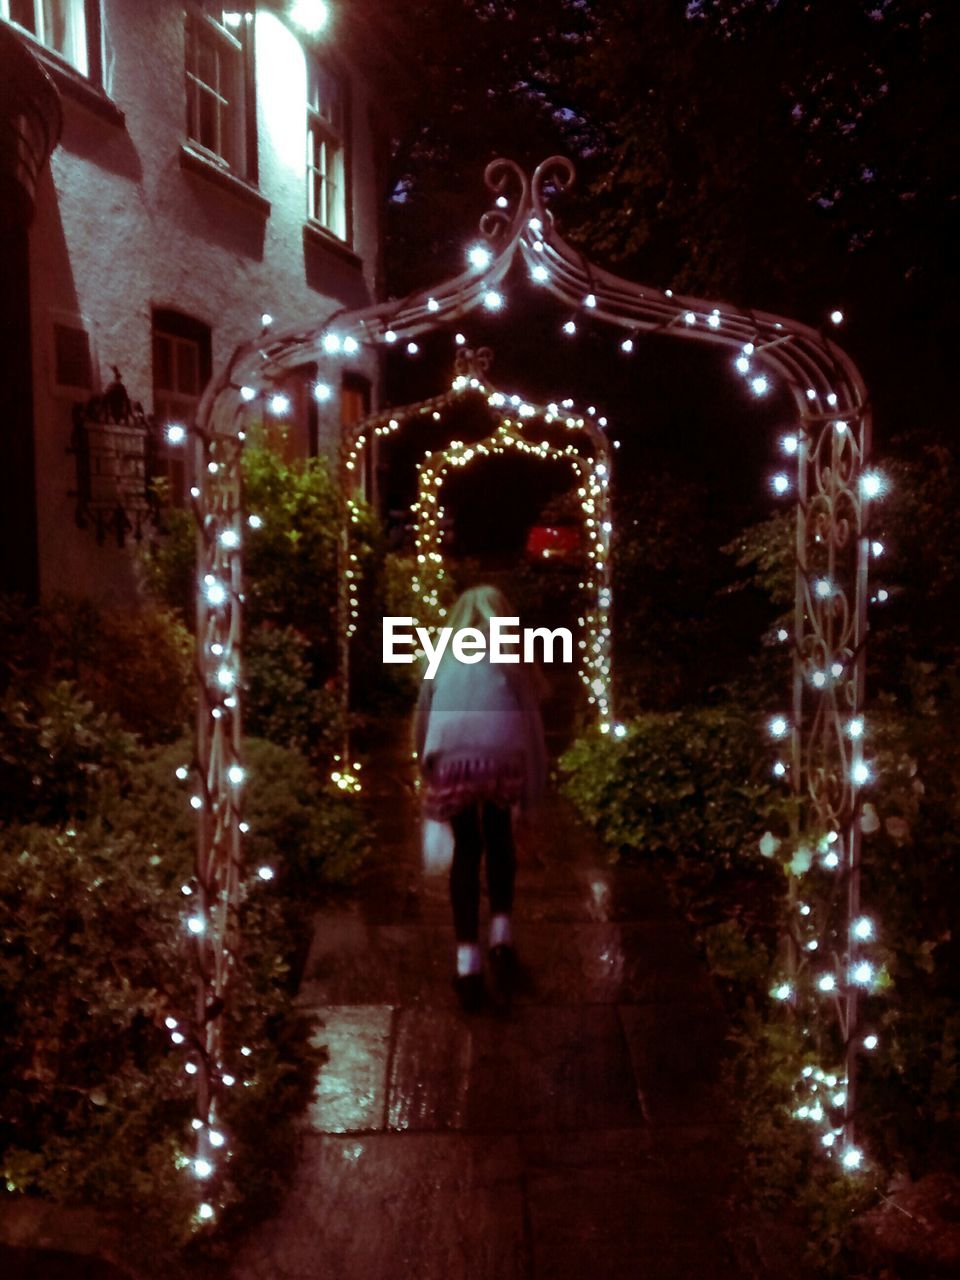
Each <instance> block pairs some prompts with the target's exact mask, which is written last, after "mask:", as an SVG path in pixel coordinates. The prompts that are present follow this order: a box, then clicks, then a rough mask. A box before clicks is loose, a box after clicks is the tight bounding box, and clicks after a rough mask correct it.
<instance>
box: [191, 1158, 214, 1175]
mask: <svg viewBox="0 0 960 1280" xmlns="http://www.w3.org/2000/svg"><path fill="white" fill-rule="evenodd" d="M193 1172H194V1173H195V1174H196V1175H197V1177H198V1178H209V1177H210V1175H211V1174H212V1173H213V1165H212V1164H211V1163H210V1161H209V1160H204V1158H203V1157H202V1156H198V1157H197V1159H196V1160H194V1162H193Z"/></svg>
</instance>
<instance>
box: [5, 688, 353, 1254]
mask: <svg viewBox="0 0 960 1280" xmlns="http://www.w3.org/2000/svg"><path fill="white" fill-rule="evenodd" d="M0 743H2V746H3V753H4V756H5V757H6V760H7V762H8V763H11V767H12V773H13V783H14V785H11V786H6V787H4V789H3V795H2V801H3V810H2V816H0V1021H2V1023H3V1025H4V1026H5V1027H8V1028H10V1029H11V1032H12V1033H11V1034H8V1035H7V1036H6V1037H5V1038H4V1040H3V1042H2V1044H0V1151H2V1169H3V1172H4V1176H5V1179H6V1186H7V1190H8V1192H10V1193H19V1194H24V1193H25V1194H42V1195H46V1196H50V1197H53V1198H54V1199H57V1200H61V1201H66V1202H75V1201H80V1202H86V1203H90V1204H93V1205H95V1206H97V1207H99V1208H100V1209H103V1210H108V1211H116V1212H117V1214H118V1216H119V1217H120V1219H121V1220H122V1222H123V1223H124V1225H125V1229H126V1232H127V1236H128V1239H129V1241H130V1245H131V1248H133V1249H136V1250H137V1251H139V1252H142V1251H143V1250H144V1249H148V1250H149V1251H150V1253H151V1255H152V1256H154V1257H155V1259H156V1261H157V1266H158V1267H160V1268H161V1269H162V1268H163V1267H164V1266H169V1265H170V1263H171V1259H172V1258H173V1256H174V1254H175V1253H176V1251H177V1250H178V1249H179V1248H180V1247H181V1246H183V1245H185V1244H186V1243H187V1242H188V1241H189V1240H190V1239H191V1236H192V1234H193V1228H194V1225H195V1222H194V1213H195V1210H196V1205H197V1201H198V1187H197V1184H196V1182H195V1180H193V1179H192V1177H191V1175H189V1173H188V1172H187V1171H186V1170H185V1169H184V1168H183V1167H182V1166H183V1163H184V1153H185V1152H186V1151H188V1150H189V1141H190V1129H189V1120H190V1117H191V1115H192V1105H193V1104H192V1083H191V1081H190V1078H189V1077H188V1076H187V1075H186V1074H185V1072H184V1057H183V1053H182V1050H179V1049H176V1048H175V1047H174V1046H173V1045H172V1044H171V1042H170V1038H169V1033H168V1032H167V1030H166V1028H165V1027H164V1019H165V1018H166V1017H167V1016H174V1017H177V1018H180V1019H184V1018H189V1015H190V1010H191V1009H192V1007H193V1000H194V989H193V965H192V961H191V959H190V956H189V953H188V948H187V946H186V945H185V931H184V927H183V918H182V917H183V909H184V908H183V903H184V899H183V897H182V895H181V894H180V892H179V886H180V885H181V884H182V883H183V882H184V881H185V880H186V879H188V878H189V876H190V874H191V871H192V866H193V846H194V838H195V835H194V823H193V814H192V811H191V809H190V807H189V805H188V803H187V796H188V794H189V782H182V781H178V779H177V777H176V772H175V771H176V769H177V767H178V766H179V765H180V764H182V763H189V760H190V750H191V748H190V745H189V743H188V742H187V741H186V740H182V741H180V742H178V743H174V744H172V745H168V746H158V747H154V748H143V747H141V746H139V744H138V743H137V741H136V739H135V738H134V736H133V735H131V734H129V733H127V732H126V731H125V730H124V729H123V728H122V726H121V725H120V724H119V722H118V721H117V719H116V718H115V717H112V716H110V715H108V714H106V713H104V712H98V711H96V710H95V708H94V707H93V706H92V704H91V703H89V702H88V701H86V700H85V699H83V698H82V697H81V696H80V695H79V693H78V692H77V690H76V688H75V687H74V686H73V685H71V684H70V683H69V682H61V683H59V684H57V685H55V686H54V687H53V688H46V689H45V688H43V687H41V688H39V689H35V690H33V691H32V692H31V693H30V694H29V695H27V694H25V693H24V692H23V691H20V694H19V696H18V694H17V693H15V692H14V690H12V689H8V691H7V695H6V698H5V700H4V702H3V704H2V707H0ZM245 757H246V759H247V760H248V761H249V763H250V766H251V773H250V781H249V785H248V788H247V795H246V809H245V816H246V819H247V820H248V822H249V823H250V827H251V832H250V835H249V837H248V838H247V846H246V849H245V854H246V858H247V863H248V866H249V867H250V869H251V874H250V876H249V878H248V888H247V890H246V891H245V894H244V898H243V901H242V904H241V909H240V921H239V948H238V954H237V957H236V970H235V975H234V978H233V985H232V990H231V1000H230V1003H229V1006H228V1013H227V1041H228V1043H230V1044H233V1045H237V1044H240V1043H242V1044H245V1045H246V1046H248V1047H249V1048H251V1049H252V1051H253V1052H252V1054H251V1055H250V1057H249V1063H250V1064H251V1071H250V1075H249V1083H246V1084H245V1083H239V1084H238V1087H237V1088H236V1089H234V1090H232V1091H230V1092H228V1095H227V1103H226V1112H225V1115H224V1117H223V1120H224V1125H225V1127H226V1128H227V1129H228V1131H229V1132H230V1134H231V1139H232V1143H231V1145H232V1150H233V1152H234V1154H233V1158H232V1161H231V1164H230V1166H229V1170H228V1180H227V1184H226V1186H225V1187H224V1188H223V1193H224V1196H225V1198H226V1202H227V1203H228V1205H232V1216H233V1217H236V1216H237V1215H242V1213H243V1211H245V1210H248V1209H249V1208H250V1207H251V1206H253V1205H256V1207H257V1209H258V1211H259V1210H261V1209H263V1208H266V1207H269V1204H270V1202H271V1198H272V1197H274V1196H275V1195H276V1193H277V1192H278V1191H279V1189H280V1187H281V1185H282V1182H283V1178H284V1176H285V1171H286V1170H287V1169H288V1168H289V1167H290V1166H291V1162H292V1160H293V1157H294V1151H295V1133H294V1123H295V1118H296V1116H297V1115H298V1114H299V1112H300V1111H301V1110H302V1109H303V1106H304V1105H305V1103H306V1101H307V1098H308V1095H309V1091H310V1089H311V1087H312V1081H313V1077H314V1075H315V1072H316V1069H317V1066H318V1064H319V1061H320V1059H321V1056H322V1055H321V1054H320V1053H319V1051H318V1050H317V1049H316V1048H314V1047H312V1045H311V1043H310V1033H311V1027H310V1025H309V1023H308V1021H307V1020H306V1019H304V1018H303V1017H302V1016H301V1015H300V1014H298V1013H297V1011H296V1010H295V1008H294V1004H293V996H294V987H295V984H296V977H297V974H296V971H295V962H296V959H297V954H298V951H299V949H300V948H301V947H302V945H303V942H304V939H305V937H306V936H307V934H308V931H309V919H308V916H309V911H310V904H311V901H312V900H313V899H315V897H316V894H317V892H318V891H319V890H320V889H321V888H322V886H324V885H325V884H329V883H331V882H335V881H339V880H342V879H343V877H344V876H347V875H349V874H350V872H351V871H352V869H353V868H354V867H355V866H356V865H357V862H358V861H359V859H360V858H361V857H362V856H363V853H364V848H365V845H364V839H363V836H362V830H361V827H360V825H359V821H360V820H359V815H358V813H357V811H356V808H355V807H354V806H353V805H351V802H350V801H349V799H347V798H345V797H344V796H342V795H341V794H339V793H334V792H332V791H331V790H329V789H327V788H325V787H322V786H321V785H320V784H318V782H317V780H316V778H315V775H314V774H313V772H312V771H311V769H310V767H309V765H308V763H307V761H306V760H305V759H304V758H303V756H302V755H300V754H299V753H297V752H294V751H290V750H288V749H285V748H282V747H279V746H277V745H275V744H272V743H269V742H262V741H257V740H248V741H247V742H246V744H245ZM4 776H5V778H6V777H8V776H10V774H9V772H8V770H7V769H5V770H4ZM28 784H29V785H28ZM18 788H19V790H18ZM267 861H268V862H269V863H270V865H271V866H273V867H274V868H275V869H276V873H277V874H276V878H275V880H274V881H272V882H271V883H270V884H269V886H267V885H265V884H264V883H263V881H261V880H260V879H259V878H258V877H257V876H256V874H255V872H256V868H257V867H258V865H259V864H260V863H261V862H267ZM230 1217H231V1214H228V1215H227V1220H228V1221H229V1220H230Z"/></svg>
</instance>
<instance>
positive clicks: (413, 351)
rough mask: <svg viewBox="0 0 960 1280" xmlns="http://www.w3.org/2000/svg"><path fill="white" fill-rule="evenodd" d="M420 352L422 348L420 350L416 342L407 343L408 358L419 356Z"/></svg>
mask: <svg viewBox="0 0 960 1280" xmlns="http://www.w3.org/2000/svg"><path fill="white" fill-rule="evenodd" d="M419 350H420V348H419V346H418V345H417V343H415V342H408V343H407V355H408V356H415V355H417V353H418V352H419Z"/></svg>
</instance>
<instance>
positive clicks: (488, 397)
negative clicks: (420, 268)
mask: <svg viewBox="0 0 960 1280" xmlns="http://www.w3.org/2000/svg"><path fill="white" fill-rule="evenodd" d="M490 359H491V356H490V352H489V351H488V350H487V349H485V348H483V349H481V350H479V351H472V350H469V349H468V348H466V347H464V346H461V347H459V348H458V351H457V357H456V370H457V372H456V376H455V377H454V379H453V382H452V384H451V386H450V390H449V391H448V392H446V393H444V394H443V395H440V396H435V397H432V398H431V399H429V400H422V401H418V402H417V403H415V404H410V405H405V406H403V407H402V408H396V407H395V408H391V409H389V410H386V411H384V412H382V413H376V414H372V415H371V416H370V417H368V418H366V419H365V420H364V421H363V422H360V423H358V424H357V425H356V426H355V427H354V428H353V430H352V431H351V432H350V434H349V435H348V436H347V437H345V439H344V441H343V444H342V448H341V492H342V494H343V500H344V506H343V520H344V531H343V535H342V537H341V542H340V546H341V572H340V575H339V585H340V594H339V628H338V630H339V637H340V662H339V687H340V697H341V713H342V717H343V722H344V724H346V723H347V720H348V712H349V702H350V640H351V638H352V636H353V635H354V633H355V631H356V620H357V618H358V616H359V607H358V597H357V587H358V576H357V572H356V569H355V560H356V555H355V553H354V552H352V551H351V550H350V541H349V528H350V524H351V523H352V522H354V521H355V520H356V519H357V506H356V499H355V497H354V495H353V493H352V490H353V489H354V488H355V477H356V476H357V475H358V474H360V472H361V469H362V468H361V464H362V458H363V454H364V450H365V449H366V448H367V447H368V446H369V444H370V443H371V441H372V440H374V439H377V438H378V437H381V436H390V435H392V434H393V433H395V432H397V431H399V430H400V429H401V428H402V427H404V426H407V425H409V424H411V423H414V422H416V421H417V420H418V419H423V418H426V417H429V418H430V419H432V420H433V421H440V420H441V419H442V417H443V415H444V412H445V411H446V410H447V409H449V408H450V407H452V406H453V405H454V404H456V403H457V402H459V401H461V400H463V399H464V398H465V397H471V396H472V397H475V398H479V399H481V400H482V401H483V402H484V404H485V405H486V407H487V409H488V412H489V413H490V414H491V415H492V416H493V417H494V419H495V420H496V421H497V424H498V425H497V427H496V429H495V430H494V431H493V432H492V433H491V434H490V435H488V436H487V437H485V438H484V439H482V440H479V441H477V442H474V443H470V444H463V443H462V442H459V441H454V442H452V443H451V445H450V446H449V447H448V448H446V449H438V450H436V451H435V452H434V453H432V454H429V455H428V459H427V461H426V462H421V463H419V464H418V466H417V476H418V498H417V502H416V503H415V505H414V506H413V508H412V509H411V510H412V513H413V514H414V516H415V517H416V561H417V569H416V571H415V577H414V580H413V583H412V587H413V591H414V594H415V596H416V598H417V600H418V602H419V613H418V616H417V618H416V619H415V621H416V622H417V623H419V624H423V625H427V626H439V625H442V621H443V617H444V614H445V610H444V609H443V607H442V605H441V603H440V590H439V586H440V580H441V579H442V577H443V573H444V570H443V566H442V559H443V557H442V554H441V550H440V546H441V542H442V528H441V524H440V512H439V510H438V498H439V488H440V485H441V484H442V483H443V481H442V475H443V473H445V472H446V471H447V470H448V469H449V468H450V467H460V466H465V465H467V464H468V463H469V462H471V461H472V460H473V459H474V458H475V457H478V456H492V455H498V454H500V455H502V454H503V453H505V452H506V451H507V450H510V449H513V451H514V452H515V453H523V454H525V455H527V456H532V457H540V458H551V459H556V460H560V461H564V462H566V463H568V464H569V465H570V466H571V468H572V469H573V471H574V473H575V474H576V475H577V477H578V479H579V481H580V483H579V485H578V488H577V498H578V501H579V505H580V509H581V512H582V514H583V522H584V529H585V531H586V535H587V542H588V549H587V557H588V561H589V564H588V566H587V571H586V576H585V581H584V583H583V590H584V591H585V592H586V593H587V598H588V600H589V602H590V603H589V605H588V607H587V608H586V609H585V611H584V613H583V622H582V631H583V636H582V638H581V641H580V642H579V646H578V647H579V652H580V662H579V664H578V665H579V674H580V679H581V681H582V683H583V684H584V686H585V688H586V693H587V701H588V704H589V705H590V706H592V707H593V708H594V711H595V718H596V721H597V723H598V725H599V727H600V730H601V732H603V733H607V732H610V731H611V729H614V730H617V727H616V726H615V725H614V699H613V681H612V662H611V628H610V610H611V606H612V597H613V588H612V574H611V559H610V544H611V535H612V532H613V524H612V521H611V515H610V483H611V478H612V449H611V442H610V440H609V439H608V437H607V435H606V434H605V432H604V430H603V427H605V426H606V419H597V418H596V415H595V414H591V413H589V412H588V413H586V414H580V413H578V412H577V411H576V409H575V408H574V407H573V404H572V402H571V401H564V402H563V403H562V404H561V403H551V404H547V405H536V404H532V403H531V402H529V401H528V400H525V399H524V398H523V397H522V396H519V395H509V396H508V395H506V394H504V393H503V392H502V391H498V390H497V389H496V388H495V387H493V386H492V385H491V384H490V383H489V381H487V378H486V374H487V370H488V368H489V365H490ZM601 422H602V425H601ZM534 429H539V435H540V436H543V434H544V432H545V431H551V432H554V433H555V432H560V433H561V434H562V435H565V436H567V437H569V439H568V440H567V443H566V444H564V445H563V446H562V447H561V446H559V445H555V444H552V443H551V442H550V441H549V440H545V439H541V440H540V441H539V443H533V442H532V440H531V438H530V436H531V434H532V433H533V432H534ZM341 757H342V760H343V761H349V759H350V750H349V738H348V737H347V736H346V734H345V736H344V744H343V748H342V751H341ZM337 775H338V776H337V779H336V781H337V784H338V785H339V786H341V787H342V788H344V789H346V788H347V787H350V786H355V785H356V779H355V776H354V774H353V773H351V772H350V771H349V769H345V768H344V765H343V764H341V763H339V762H338V767H337Z"/></svg>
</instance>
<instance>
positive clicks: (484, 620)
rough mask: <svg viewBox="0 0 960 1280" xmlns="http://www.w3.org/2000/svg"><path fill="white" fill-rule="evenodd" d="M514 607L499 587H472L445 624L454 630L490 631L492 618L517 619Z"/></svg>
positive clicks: (454, 608) (465, 593)
mask: <svg viewBox="0 0 960 1280" xmlns="http://www.w3.org/2000/svg"><path fill="white" fill-rule="evenodd" d="M516 616H517V615H516V613H515V612H514V609H513V606H512V605H511V603H510V601H509V600H508V599H507V597H506V596H505V595H504V594H503V592H502V591H501V590H500V589H499V588H498V587H490V586H480V587H470V588H469V590H467V591H464V593H463V595H462V596H461V597H460V599H459V600H458V601H457V602H456V604H455V605H454V606H453V608H452V609H451V610H450V612H449V614H448V615H447V617H446V618H444V624H445V625H446V626H448V627H452V628H453V630H454V631H455V632H456V631H461V630H462V629H463V628H464V627H476V628H477V629H478V630H480V631H489V629H490V619H491V618H515V617H516Z"/></svg>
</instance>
